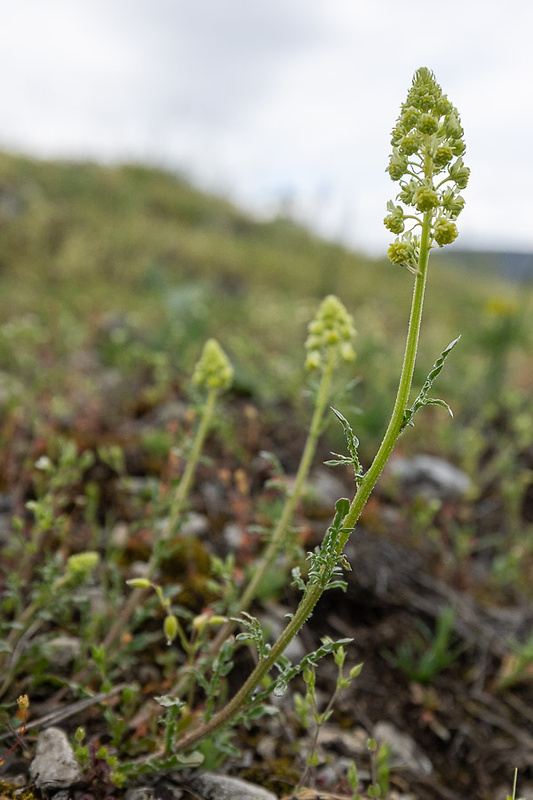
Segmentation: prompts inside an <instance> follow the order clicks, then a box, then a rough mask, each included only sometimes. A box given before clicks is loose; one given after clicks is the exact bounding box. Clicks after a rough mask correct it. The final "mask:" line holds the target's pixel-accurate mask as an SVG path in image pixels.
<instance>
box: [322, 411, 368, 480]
mask: <svg viewBox="0 0 533 800" xmlns="http://www.w3.org/2000/svg"><path fill="white" fill-rule="evenodd" d="M331 410H332V411H333V413H334V414H335V416H336V417H337V419H338V420H339V422H340V423H341V425H342V427H343V428H344V435H345V436H346V443H347V445H348V452H349V453H350V455H349V456H343V455H342V454H341V453H332V455H334V456H335V458H334V459H331V460H330V461H325V462H324V463H325V464H326V466H328V467H338V466H347V465H352V466H353V468H354V472H355V482H356V483H358V482H359V480H360V479H361V478H362V477H363V472H362V468H361V463H360V461H359V454H358V449H359V439H358V438H357V436H356V435H355V433H354V432H353V430H352V427H351V425H350V423H349V422H348V420H347V419H346V417H344V416H343V415H342V414H341V412H340V411H337V409H336V408H332V409H331Z"/></svg>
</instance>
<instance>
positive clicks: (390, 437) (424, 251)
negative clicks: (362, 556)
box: [339, 211, 432, 552]
mask: <svg viewBox="0 0 533 800" xmlns="http://www.w3.org/2000/svg"><path fill="white" fill-rule="evenodd" d="M431 219H432V214H431V211H426V213H425V214H424V219H423V222H422V235H421V239H420V257H419V263H418V272H417V274H416V275H415V284H414V289H413V298H412V302H411V314H410V317H409V328H408V331H407V341H406V345H405V354H404V359H403V366H402V372H401V375H400V382H399V385H398V393H397V395H396V401H395V403H394V408H393V411H392V415H391V419H390V422H389V425H388V427H387V430H386V432H385V435H384V437H383V440H382V442H381V445H380V447H379V450H378V452H377V453H376V455H375V457H374V460H373V461H372V464H371V466H370V467H369V469H368V471H367V472H366V473H365V475H364V477H363V478H362V480H361V482H360V484H359V488H358V490H357V492H356V494H355V497H354V499H353V500H352V503H351V505H350V510H349V511H348V514H347V515H346V517H345V519H344V523H343V527H344V528H346V529H347V532H346V533H344V534H343V535H342V537H341V541H340V545H341V546H340V551H339V552H342V550H343V549H344V547H345V545H346V542H347V541H348V538H349V535H350V533H349V532H350V531H351V530H352V529H353V528H354V527H355V525H356V523H357V520H358V519H359V517H360V515H361V512H362V510H363V508H364V507H365V504H366V501H367V500H368V498H369V496H370V494H371V492H372V490H373V489H374V486H375V485H376V483H377V481H378V478H379V476H380V475H381V473H382V472H383V469H384V467H385V464H386V463H387V461H388V458H389V456H390V454H391V453H392V450H393V448H394V445H395V444H396V441H397V440H398V436H399V435H400V433H401V430H402V427H403V423H404V414H405V411H406V409H407V403H408V400H409V393H410V391H411V384H412V382H413V372H414V368H415V362H416V355H417V352H418V340H419V336H420V326H421V322H422V309H423V306H424V295H425V291H426V281H427V267H428V261H429V251H430V232H431Z"/></svg>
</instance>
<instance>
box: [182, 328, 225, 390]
mask: <svg viewBox="0 0 533 800" xmlns="http://www.w3.org/2000/svg"><path fill="white" fill-rule="evenodd" d="M192 381H193V383H194V384H195V385H196V386H200V387H203V388H205V389H219V390H220V391H224V390H225V389H229V388H230V386H231V383H232V381H233V367H232V366H231V363H230V361H229V359H228V357H227V355H226V354H225V352H224V351H223V349H222V348H221V346H220V345H219V343H218V342H217V341H216V339H208V340H207V342H206V343H205V345H204V349H203V351H202V355H201V356H200V360H199V361H198V363H197V364H196V367H195V370H194V374H193V376H192Z"/></svg>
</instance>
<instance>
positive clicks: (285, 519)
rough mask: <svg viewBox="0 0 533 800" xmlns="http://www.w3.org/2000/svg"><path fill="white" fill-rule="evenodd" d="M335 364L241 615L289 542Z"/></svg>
mask: <svg viewBox="0 0 533 800" xmlns="http://www.w3.org/2000/svg"><path fill="white" fill-rule="evenodd" d="M335 362H336V357H335V353H334V352H333V351H332V352H331V353H330V355H329V358H328V362H327V364H326V367H325V369H324V371H323V373H322V378H321V380H320V385H319V387H318V393H317V397H316V402H315V410H314V412H313V418H312V420H311V427H310V429H309V434H308V437H307V441H306V443H305V448H304V451H303V453H302V457H301V459H300V464H299V466H298V471H297V473H296V478H295V480H294V486H293V488H292V491H291V492H290V494H289V495H288V496H287V499H286V501H285V504H284V506H283V510H282V512H281V516H280V518H279V520H278V523H277V525H276V528H275V530H274V533H273V535H272V538H271V540H270V543H269V545H268V547H267V548H266V550H265V552H264V554H263V557H262V560H261V562H260V563H259V564H258V566H257V569H256V570H255V572H254V574H253V576H252V578H251V580H250V583H249V584H248V586H247V587H246V590H245V591H244V594H243V596H242V598H241V600H240V602H239V608H238V611H237V612H236V613H241V612H242V611H246V610H247V609H248V608H249V606H250V604H251V603H252V601H253V599H254V598H255V596H256V593H257V588H258V586H259V584H260V583H261V581H262V580H263V577H264V575H265V574H266V573H267V572H268V570H269V569H270V567H271V566H272V564H273V563H274V561H275V559H276V556H277V555H278V553H279V551H280V550H281V547H282V546H283V543H284V541H285V536H286V532H287V528H288V526H289V525H290V523H291V520H292V517H293V514H294V510H295V508H296V504H297V502H298V500H299V498H300V495H301V493H302V488H303V485H304V483H305V481H306V479H307V476H308V474H309V470H310V468H311V464H312V462H313V457H314V455H315V452H316V447H317V444H318V438H319V436H320V433H321V431H322V421H323V419H324V412H325V410H326V405H327V403H328V399H329V396H330V390H331V382H332V379H333V371H334V368H335ZM234 628H235V622H234V621H233V620H229V621H228V622H226V624H225V625H223V627H222V628H221V629H220V630H219V632H218V634H217V635H216V637H215V638H214V640H213V642H212V644H211V646H210V648H209V652H210V653H211V654H213V655H214V654H216V653H218V651H219V650H220V647H221V646H222V643H223V642H224V641H225V639H227V637H228V636H229V635H230V634H231V632H232V630H233V629H234ZM186 680H187V679H186V678H182V679H180V680H179V681H178V683H177V685H176V687H175V691H176V693H177V694H179V693H180V691H181V690H182V689H183V686H184V685H185V681H186Z"/></svg>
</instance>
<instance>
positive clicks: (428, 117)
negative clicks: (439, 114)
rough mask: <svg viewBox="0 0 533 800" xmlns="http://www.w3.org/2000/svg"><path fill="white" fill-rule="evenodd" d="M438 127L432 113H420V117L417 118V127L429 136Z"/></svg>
mask: <svg viewBox="0 0 533 800" xmlns="http://www.w3.org/2000/svg"><path fill="white" fill-rule="evenodd" d="M438 127H439V123H438V121H437V120H436V119H435V117H434V116H433V115H432V114H421V115H420V119H419V120H418V125H417V128H418V130H419V131H420V133H426V134H428V135H430V136H431V134H432V133H436V132H437V130H438Z"/></svg>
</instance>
